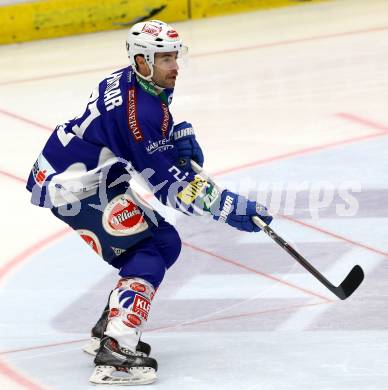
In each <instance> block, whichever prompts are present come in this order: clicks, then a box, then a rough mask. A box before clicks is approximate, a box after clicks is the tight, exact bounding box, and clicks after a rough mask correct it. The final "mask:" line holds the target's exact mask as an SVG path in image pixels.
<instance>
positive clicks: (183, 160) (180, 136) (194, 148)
mask: <svg viewBox="0 0 388 390" xmlns="http://www.w3.org/2000/svg"><path fill="white" fill-rule="evenodd" d="M172 139H173V143H174V146H175V148H176V149H177V151H178V166H179V167H180V168H182V169H184V170H187V171H189V170H191V164H190V160H194V161H195V162H196V163H197V164H199V165H200V166H201V167H202V166H203V161H204V158H203V153H202V149H201V147H200V146H199V144H198V142H197V140H196V139H195V134H194V129H193V126H192V125H191V123H187V122H181V123H178V124H177V125H175V126H174V128H173V133H172Z"/></svg>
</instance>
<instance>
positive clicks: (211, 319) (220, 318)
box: [0, 300, 335, 355]
mask: <svg viewBox="0 0 388 390" xmlns="http://www.w3.org/2000/svg"><path fill="white" fill-rule="evenodd" d="M334 302H335V301H328V300H326V301H321V302H315V303H306V304H300V305H290V306H286V307H280V308H276V309H268V310H261V311H255V312H250V313H241V314H236V315H231V316H224V317H213V318H208V319H204V320H191V321H185V322H181V323H179V324H174V325H166V326H161V327H158V328H150V329H146V330H145V331H144V333H149V332H150V333H151V332H160V331H163V330H168V329H176V328H180V327H184V326H190V325H197V324H203V323H208V322H213V321H227V320H232V319H235V318H240V317H253V316H257V315H261V314H272V313H278V312H283V311H291V310H295V309H301V308H305V307H311V306H318V305H326V304H329V303H334ZM88 340H89V338H87V339H78V340H70V341H63V342H61V343H52V344H45V345H36V346H34V347H28V348H20V349H12V350H8V351H2V352H0V355H9V354H13V353H19V352H28V351H34V350H38V349H45V348H52V347H57V346H61V345H67V344H76V343H80V342H86V341H88Z"/></svg>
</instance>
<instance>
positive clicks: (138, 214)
mask: <svg viewBox="0 0 388 390" xmlns="http://www.w3.org/2000/svg"><path fill="white" fill-rule="evenodd" d="M102 226H103V227H104V229H105V231H106V232H108V233H109V234H112V235H113V236H130V235H132V234H137V233H141V232H143V231H145V230H146V229H147V228H148V223H147V221H146V220H145V219H144V217H143V212H142V211H141V210H140V208H139V207H138V206H137V205H136V204H135V203H134V201H133V199H132V198H131V197H130V196H129V195H128V194H122V195H118V196H116V197H115V198H114V199H112V200H111V201H110V202H109V203H108V205H107V206H106V207H105V210H104V212H103V214H102Z"/></svg>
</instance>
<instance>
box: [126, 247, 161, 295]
mask: <svg viewBox="0 0 388 390" xmlns="http://www.w3.org/2000/svg"><path fill="white" fill-rule="evenodd" d="M165 273H166V265H165V262H164V259H163V258H162V257H161V255H160V254H159V252H158V251H157V250H156V249H155V250H150V251H139V252H138V253H136V254H135V255H134V256H131V257H130V258H129V259H128V261H127V262H125V263H124V264H123V266H122V267H121V269H120V272H119V274H120V276H121V277H123V278H132V277H134V278H141V279H143V280H145V281H146V282H148V283H149V284H151V285H152V286H153V287H154V288H157V287H159V285H160V283H162V280H163V278H164V275H165Z"/></svg>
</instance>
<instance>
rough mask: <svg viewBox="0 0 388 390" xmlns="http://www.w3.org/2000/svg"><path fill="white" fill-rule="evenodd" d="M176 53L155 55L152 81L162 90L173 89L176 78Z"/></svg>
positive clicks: (177, 68)
mask: <svg viewBox="0 0 388 390" xmlns="http://www.w3.org/2000/svg"><path fill="white" fill-rule="evenodd" d="M177 57H178V53H177V52H176V51H173V52H168V53H155V65H154V74H153V76H152V80H153V81H154V82H155V83H156V84H157V85H159V86H160V87H162V88H174V87H175V81H176V78H177V77H178V70H179V66H178V62H177Z"/></svg>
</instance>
